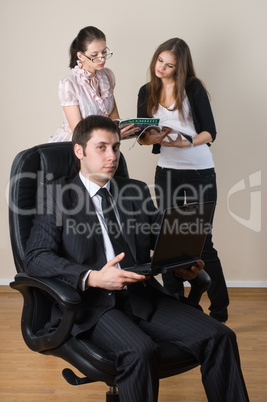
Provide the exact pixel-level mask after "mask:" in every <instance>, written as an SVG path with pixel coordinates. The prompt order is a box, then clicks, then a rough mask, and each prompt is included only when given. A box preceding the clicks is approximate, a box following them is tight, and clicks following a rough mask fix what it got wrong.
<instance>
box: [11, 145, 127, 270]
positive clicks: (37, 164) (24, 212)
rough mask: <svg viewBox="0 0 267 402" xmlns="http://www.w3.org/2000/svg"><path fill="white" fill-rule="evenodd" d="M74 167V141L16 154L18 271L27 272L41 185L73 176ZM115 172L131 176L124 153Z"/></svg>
mask: <svg viewBox="0 0 267 402" xmlns="http://www.w3.org/2000/svg"><path fill="white" fill-rule="evenodd" d="M74 169H75V157H74V153H73V146H72V143H71V142H58V143H48V144H41V145H37V146H34V147H33V148H29V149H26V150H24V151H21V152H20V153H19V154H18V155H17V156H16V157H15V159H14V161H13V164H12V168H11V174H10V186H9V228H10V238H11V245H12V251H13V257H14V261H15V266H16V269H17V272H24V267H23V263H22V259H23V256H24V252H25V247H26V243H27V240H28V238H29V235H30V231H31V227H32V222H33V218H34V215H35V206H36V193H37V189H38V187H39V186H40V185H44V184H47V183H49V182H51V181H53V180H57V179H59V178H61V177H63V176H72V175H73V174H74ZM116 175H119V176H123V177H128V170H127V165H126V161H125V158H124V156H123V155H122V154H121V157H120V163H119V167H118V170H117V172H116Z"/></svg>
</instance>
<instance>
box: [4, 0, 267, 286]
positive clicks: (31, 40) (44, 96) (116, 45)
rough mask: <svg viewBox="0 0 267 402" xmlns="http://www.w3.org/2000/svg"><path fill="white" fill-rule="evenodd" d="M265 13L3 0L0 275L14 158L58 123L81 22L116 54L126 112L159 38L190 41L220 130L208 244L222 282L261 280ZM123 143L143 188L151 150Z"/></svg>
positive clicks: (149, 178) (9, 265)
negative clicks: (219, 267)
mask: <svg viewBox="0 0 267 402" xmlns="http://www.w3.org/2000/svg"><path fill="white" fill-rule="evenodd" d="M266 11H267V3H266V1H265V0H253V1H252V0H225V1H214V0H201V1H200V0H168V1H167V2H162V1H159V0H136V1H128V0H117V1H114V2H112V1H110V0H102V1H100V2H96V1H91V0H76V1H72V0H46V1H39V0H8V1H7V0H3V1H2V2H1V13H0V15H1V16H0V18H1V24H0V27H1V28H0V29H1V39H0V40H1V75H0V77H1V129H2V135H1V138H2V141H3V142H2V147H1V161H2V163H1V166H2V169H1V174H0V180H1V199H0V202H1V206H0V213H1V232H0V236H1V241H0V244H1V267H2V268H1V274H0V283H2V284H3V283H8V281H9V280H10V279H11V278H12V277H13V275H14V273H15V269H14V265H13V261H12V255H11V250H10V244H9V237H8V236H9V235H8V219H7V202H6V198H5V190H6V186H7V184H8V178H9V171H10V166H11V163H12V160H13V158H14V156H15V155H16V153H17V152H19V151H20V150H22V149H25V148H28V147H31V146H33V145H35V144H38V143H44V142H47V138H48V136H49V135H51V134H53V133H54V131H55V130H56V129H57V127H58V126H59V124H60V122H61V110H60V107H59V101H58V97H57V88H58V82H59V80H60V79H61V78H63V77H64V76H65V75H66V74H67V73H68V67H67V66H68V48H69V45H70V43H71V41H72V39H73V38H74V37H75V36H76V34H77V32H78V30H79V29H80V28H82V27H84V26H86V25H95V26H97V27H99V28H100V29H102V30H103V31H104V32H105V33H106V35H107V40H108V45H109V46H110V48H111V49H112V50H113V51H114V57H113V58H112V59H111V60H109V61H108V66H109V67H110V68H111V69H112V70H113V71H114V73H115V75H116V79H117V86H116V100H117V103H118V107H119V111H120V115H121V117H123V118H127V117H134V116H135V115H136V100H137V92H138V89H139V87H140V86H141V85H142V84H143V83H145V81H146V73H147V68H148V65H149V61H150V58H151V56H152V53H153V52H154V50H155V48H156V47H157V45H158V44H159V43H161V42H163V41H165V40H167V39H169V38H171V37H174V36H179V37H181V38H183V39H184V40H185V41H186V42H187V43H188V44H189V46H190V48H191V51H192V55H193V59H194V63H195V68H196V71H197V74H198V76H199V77H200V78H201V79H202V80H203V81H204V82H205V83H206V85H207V87H208V90H209V92H210V94H211V102H212V108H213V111H214V115H215V119H216V124H217V130H218V137H217V140H216V142H215V144H214V145H213V146H212V152H213V155H214V160H215V164H216V170H217V178H218V192H219V199H218V206H217V212H216V218H215V228H214V241H215V245H216V248H217V249H218V250H219V255H220V258H221V260H222V263H223V267H224V272H225V276H226V279H227V282H228V283H229V285H244V286H252V285H253V286H255V285H256V286H266V284H267V269H266V267H265V264H266V208H264V207H263V206H265V205H266V193H267V190H266V185H265V183H266V171H267V168H266V160H265V155H266V106H267V102H266V92H267V88H266V71H267V63H266V58H267V56H266V34H267V32H266V31H267V29H266ZM3 143H4V144H3ZM131 144H132V140H127V141H124V143H123V145H122V150H123V152H124V154H125V156H126V158H127V161H128V165H129V169H130V174H131V176H134V177H136V178H140V179H143V180H144V181H146V182H147V183H148V184H151V185H152V184H153V176H154V170H155V165H156V162H157V157H156V156H153V155H151V153H150V149H149V148H148V147H139V146H137V147H135V148H134V150H132V151H129V150H128V148H129V147H130V145H131ZM261 205H262V207H261Z"/></svg>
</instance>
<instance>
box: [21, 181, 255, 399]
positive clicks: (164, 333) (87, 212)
mask: <svg viewBox="0 0 267 402" xmlns="http://www.w3.org/2000/svg"><path fill="white" fill-rule="evenodd" d="M62 189H64V191H62ZM116 190H117V191H116ZM113 192H114V197H115V199H116V194H117V193H119V194H120V199H119V200H117V207H118V210H119V214H120V219H121V223H122V225H123V227H124V228H127V230H126V231H125V235H126V237H127V241H128V244H129V246H130V248H131V251H132V253H133V256H134V257H135V259H136V261H137V263H143V262H147V261H148V260H149V258H150V249H151V248H153V246H154V242H155V231H154V234H153V233H151V231H150V230H147V228H151V227H153V228H154V226H153V225H156V224H157V223H158V222H159V219H160V216H159V214H158V212H157V211H156V210H155V207H154V204H153V201H152V200H151V198H150V195H149V191H148V188H147V186H146V185H145V184H144V183H142V182H139V181H135V180H128V179H122V178H116V179H114V183H113ZM121 200H123V201H121ZM144 200H145V204H144ZM38 211H40V212H42V213H41V214H39V215H37V216H36V219H35V224H34V226H33V230H32V232H31V236H30V238H29V241H28V246H27V250H26V255H25V270H26V272H27V273H29V274H30V275H33V276H42V277H44V276H48V277H52V276H53V277H57V278H59V279H60V280H62V281H64V282H67V283H69V284H70V285H72V286H74V287H75V288H77V286H78V282H79V278H80V275H81V274H82V273H84V272H86V271H87V270H88V269H101V267H103V266H104V265H105V264H106V257H105V251H104V244H103V238H102V234H101V231H100V230H99V228H100V225H99V222H98V219H97V216H96V214H95V213H94V208H93V204H92V201H91V199H90V197H89V195H88V193H87V191H86V190H85V187H84V186H83V184H82V183H81V181H80V178H79V176H76V177H75V178H74V179H73V180H72V179H70V180H68V179H62V180H61V181H59V182H56V183H55V184H54V185H53V186H52V185H50V186H49V188H45V190H44V191H43V192H42V193H40V197H39V199H38ZM129 219H130V221H129ZM132 219H133V220H132ZM127 222H128V223H129V225H128V227H127V226H125V225H127ZM142 225H143V226H142ZM92 228H93V229H94V234H93V235H91V234H90V230H91V229H92ZM142 229H143V230H142ZM146 294H147V295H148V303H150V304H151V306H152V307H153V313H152V314H151V315H150V316H149V317H148V319H147V320H140V319H138V318H137V317H134V316H133V315H132V313H131V307H130V304H129V300H128V295H127V291H121V292H118V291H117V292H110V291H108V290H105V289H99V288H89V289H88V290H87V291H85V292H83V294H82V299H83V303H82V309H81V311H80V315H79V317H77V322H76V324H75V326H74V328H73V335H77V336H80V335H81V334H82V333H84V332H86V336H88V337H90V338H91V339H93V340H94V341H95V342H96V343H98V344H99V345H100V346H102V347H103V348H104V349H106V350H108V351H109V352H110V353H111V354H113V355H114V356H115V358H116V362H117V368H118V371H119V373H120V374H119V375H118V377H117V379H116V382H117V385H118V387H119V390H120V398H121V401H127V402H131V401H132V402H138V401H139V402H150V401H156V400H157V395H158V372H157V368H158V362H159V353H158V347H157V342H160V341H166V340H167V341H170V342H173V343H176V344H177V345H179V346H180V347H182V348H185V349H186V350H189V351H190V352H191V353H193V354H194V355H195V356H196V358H197V359H198V361H199V362H200V364H201V372H202V378H203V384H204V387H205V390H206V393H207V396H208V399H209V401H214V402H219V401H221V402H226V401H232V402H237V401H238V402H242V401H247V400H248V397H247V394H246V389H245V385H244V382H243V377H242V373H241V369H240V362H239V354H238V349H237V344H236V339H235V334H234V333H233V332H232V331H231V330H230V329H228V328H227V327H226V326H224V325H222V324H220V323H218V322H217V321H215V320H213V319H211V318H209V317H208V316H206V315H205V314H203V313H202V312H200V311H199V310H197V309H195V308H192V307H191V306H188V305H186V304H184V303H182V302H179V301H177V300H175V299H173V298H172V297H169V296H168V295H167V294H166V292H165V290H164V289H163V288H162V287H161V286H160V285H159V283H158V282H157V281H156V280H155V279H154V278H152V279H150V280H149V281H147V286H146ZM59 318H60V312H59V311H58V310H57V309H56V307H55V309H54V314H53V317H52V319H51V326H53V325H56V324H57V321H58V320H59Z"/></svg>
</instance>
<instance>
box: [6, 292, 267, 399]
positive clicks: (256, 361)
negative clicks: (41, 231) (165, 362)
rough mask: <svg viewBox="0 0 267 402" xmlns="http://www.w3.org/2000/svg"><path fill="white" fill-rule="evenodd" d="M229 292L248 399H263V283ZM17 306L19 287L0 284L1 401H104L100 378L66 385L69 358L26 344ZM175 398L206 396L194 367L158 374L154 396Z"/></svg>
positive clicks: (266, 299) (266, 326) (266, 297)
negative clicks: (260, 286) (63, 372)
mask: <svg viewBox="0 0 267 402" xmlns="http://www.w3.org/2000/svg"><path fill="white" fill-rule="evenodd" d="M229 293H230V300H231V303H230V309H229V313H230V319H229V321H228V324H227V325H229V327H231V328H232V329H233V330H234V331H235V332H236V334H237V339H238V344H239V350H240V355H241V363H242V368H243V373H244V377H245V381H246V384H247V388H248V393H249V396H250V401H251V402H254V401H258V402H266V401H267V376H266V374H267V314H266V310H267V289H233V288H231V289H229ZM21 306H22V298H21V296H20V294H19V293H17V292H16V291H14V290H9V288H8V287H4V286H2V287H1V286H0V320H1V321H0V401H2V402H7V401H8V402H11V401H14V402H26V401H27V402H33V401H34V402H50V401H51V402H55V401H59V402H71V401H79V402H85V401H92V402H98V401H99V402H100V401H101V402H104V401H105V392H106V390H107V387H106V386H105V384H103V383H94V384H87V385H81V386H79V387H74V386H71V385H69V384H68V383H66V382H65V380H64V379H63V377H62V376H61V370H62V369H63V368H65V367H68V364H65V362H64V361H63V360H60V359H56V358H54V357H50V356H42V355H40V354H38V353H34V352H32V351H30V350H29V349H28V348H27V347H26V345H25V344H24V341H23V339H22V336H21V332H20V315H21ZM202 307H203V308H204V311H205V312H208V310H207V307H208V299H207V297H206V296H204V297H203V299H202ZM77 374H79V373H77ZM176 401H181V402H184V401H188V402H205V401H207V398H206V396H205V393H204V390H203V386H202V383H201V378H200V372H199V368H196V369H194V370H191V371H190V372H188V373H185V374H181V375H179V376H176V377H172V378H169V379H164V380H161V382H160V394H159V402H176ZM129 402H134V401H129ZM144 402H146V401H144ZM236 402H239V401H236Z"/></svg>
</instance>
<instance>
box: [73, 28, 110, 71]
mask: <svg viewBox="0 0 267 402" xmlns="http://www.w3.org/2000/svg"><path fill="white" fill-rule="evenodd" d="M94 40H104V41H106V36H105V34H104V33H103V32H102V31H100V29H98V28H96V27H93V26H89V27H85V28H83V29H81V30H80V32H79V33H78V35H77V36H76V38H75V39H74V40H73V42H72V44H71V45H70V64H69V67H70V68H74V67H75V66H76V65H77V60H78V56H77V52H83V53H85V52H86V50H87V47H88V45H89V44H90V43H91V42H93V41H94Z"/></svg>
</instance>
